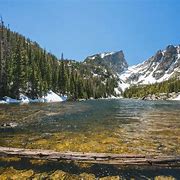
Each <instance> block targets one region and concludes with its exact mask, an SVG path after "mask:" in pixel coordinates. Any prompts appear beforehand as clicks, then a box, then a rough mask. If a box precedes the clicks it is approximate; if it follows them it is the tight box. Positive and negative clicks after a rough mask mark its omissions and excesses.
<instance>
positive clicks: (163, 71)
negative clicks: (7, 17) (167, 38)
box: [119, 45, 180, 91]
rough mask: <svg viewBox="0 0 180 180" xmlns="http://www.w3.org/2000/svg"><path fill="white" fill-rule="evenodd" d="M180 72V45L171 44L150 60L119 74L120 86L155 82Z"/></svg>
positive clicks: (122, 87)
mask: <svg viewBox="0 0 180 180" xmlns="http://www.w3.org/2000/svg"><path fill="white" fill-rule="evenodd" d="M179 74H180V46H172V45H169V46H167V48H166V49H165V50H164V51H161V50H160V51H158V52H157V53H156V54H155V55H154V56H152V57H151V58H149V59H148V60H146V61H144V62H143V63H140V64H138V65H134V66H131V67H129V68H128V69H127V70H125V71H124V72H122V73H120V74H119V79H120V82H121V83H120V84H119V87H120V88H121V89H122V90H123V91H124V90H125V88H124V87H129V86H130V85H133V84H153V83H156V82H162V81H165V80H168V79H170V78H171V77H174V76H175V75H179Z"/></svg>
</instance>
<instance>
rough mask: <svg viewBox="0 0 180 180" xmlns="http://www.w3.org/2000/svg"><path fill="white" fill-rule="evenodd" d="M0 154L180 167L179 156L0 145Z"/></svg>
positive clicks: (113, 163)
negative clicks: (66, 150) (64, 150)
mask: <svg viewBox="0 0 180 180" xmlns="http://www.w3.org/2000/svg"><path fill="white" fill-rule="evenodd" d="M0 156H3V157H14V156H15V157H19V158H29V159H42V160H53V161H61V160H67V161H78V162H85V163H93V164H97V163H98V164H112V165H137V166H163V167H164V166H167V167H171V166H173V167H174V166H176V167H180V156H145V155H129V154H110V153H83V152H56V151H52V150H41V149H21V148H10V147H0Z"/></svg>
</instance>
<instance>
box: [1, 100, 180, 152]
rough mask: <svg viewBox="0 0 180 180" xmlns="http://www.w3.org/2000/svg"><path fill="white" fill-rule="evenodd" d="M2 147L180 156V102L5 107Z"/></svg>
mask: <svg viewBox="0 0 180 180" xmlns="http://www.w3.org/2000/svg"><path fill="white" fill-rule="evenodd" d="M7 122H8V123H10V122H16V123H17V124H18V125H17V127H14V128H4V127H2V126H1V127H0V146H9V147H23V148H35V149H37V148H41V149H53V150H56V151H81V152H108V153H123V154H151V155H180V102H178V101H141V100H125V99H120V100H88V101H81V102H65V103H52V104H51V103H47V104H46V103H43V104H29V105H0V125H3V124H4V123H7Z"/></svg>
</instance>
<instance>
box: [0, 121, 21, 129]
mask: <svg viewBox="0 0 180 180" xmlns="http://www.w3.org/2000/svg"><path fill="white" fill-rule="evenodd" d="M16 126H18V123H15V122H10V123H3V124H1V127H3V128H14V127H16Z"/></svg>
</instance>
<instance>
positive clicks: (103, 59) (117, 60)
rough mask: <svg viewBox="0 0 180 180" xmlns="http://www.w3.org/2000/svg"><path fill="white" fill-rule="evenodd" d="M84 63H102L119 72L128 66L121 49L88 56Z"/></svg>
mask: <svg viewBox="0 0 180 180" xmlns="http://www.w3.org/2000/svg"><path fill="white" fill-rule="evenodd" d="M84 63H91V64H94V65H102V66H105V67H106V68H109V69H111V70H112V71H113V72H114V73H121V72H123V71H124V70H125V69H127V67H128V64H127V62H126V59H125V57H124V53H123V51H116V52H104V53H99V54H95V55H92V56H88V57H87V58H86V59H85V61H84Z"/></svg>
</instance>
